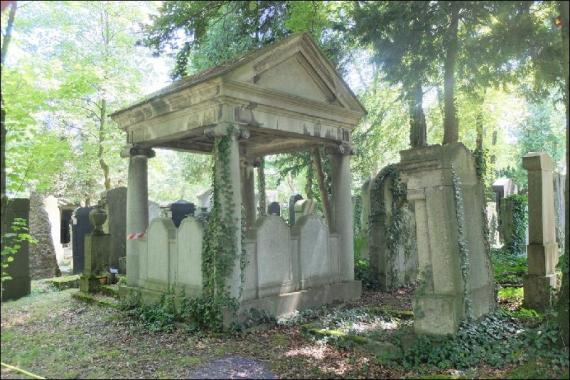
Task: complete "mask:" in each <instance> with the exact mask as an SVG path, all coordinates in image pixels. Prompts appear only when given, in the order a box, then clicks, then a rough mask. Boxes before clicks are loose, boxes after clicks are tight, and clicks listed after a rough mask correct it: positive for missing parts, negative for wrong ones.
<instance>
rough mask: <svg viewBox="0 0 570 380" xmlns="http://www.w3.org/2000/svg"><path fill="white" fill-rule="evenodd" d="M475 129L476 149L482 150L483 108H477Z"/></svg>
mask: <svg viewBox="0 0 570 380" xmlns="http://www.w3.org/2000/svg"><path fill="white" fill-rule="evenodd" d="M475 129H476V130H477V138H476V140H475V146H476V149H477V150H479V151H482V150H483V110H482V109H479V111H478V112H477V117H476V118H475Z"/></svg>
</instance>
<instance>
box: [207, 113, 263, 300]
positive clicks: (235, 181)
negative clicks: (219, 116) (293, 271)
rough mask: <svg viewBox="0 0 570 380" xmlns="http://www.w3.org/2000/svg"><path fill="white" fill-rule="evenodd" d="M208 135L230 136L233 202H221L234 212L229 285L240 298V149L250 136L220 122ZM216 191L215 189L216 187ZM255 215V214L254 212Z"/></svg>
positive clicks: (220, 175)
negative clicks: (241, 142) (234, 249)
mask: <svg viewBox="0 0 570 380" xmlns="http://www.w3.org/2000/svg"><path fill="white" fill-rule="evenodd" d="M205 134H206V136H208V137H210V138H216V140H217V138H220V137H225V136H229V138H230V144H229V152H228V160H229V168H228V169H229V178H224V179H226V180H229V181H228V182H229V185H230V188H229V189H225V190H229V191H231V192H232V201H231V204H227V203H226V199H225V197H224V196H221V197H220V203H221V205H222V210H224V211H223V213H224V214H225V213H226V210H227V209H228V207H231V209H230V210H229V211H230V213H231V214H232V220H233V223H234V226H235V231H236V235H235V241H236V259H235V264H234V270H233V272H232V274H231V275H229V277H228V278H227V287H228V288H229V291H230V295H231V296H232V297H235V298H239V295H240V294H239V289H240V282H241V270H240V261H239V255H240V254H241V204H242V193H241V170H240V151H239V140H240V139H246V138H248V137H249V132H248V131H247V130H246V129H239V128H237V127H235V126H232V125H231V124H227V123H223V124H218V125H216V126H215V127H210V128H208V129H207V130H206V131H205ZM216 160H217V161H216V166H215V168H216V176H218V178H223V176H224V175H225V174H224V168H223V166H222V162H223V160H222V159H221V157H219V156H218V157H216ZM214 191H215V189H214ZM254 215H255V214H254Z"/></svg>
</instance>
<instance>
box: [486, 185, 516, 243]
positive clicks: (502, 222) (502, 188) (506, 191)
mask: <svg viewBox="0 0 570 380" xmlns="http://www.w3.org/2000/svg"><path fill="white" fill-rule="evenodd" d="M492 188H493V192H494V193H495V203H496V207H497V214H498V230H499V239H500V240H501V241H502V243H503V244H504V245H507V246H508V245H509V244H510V243H511V238H512V233H513V230H512V227H513V212H512V211H513V210H512V208H513V204H512V203H510V202H509V201H508V199H506V198H508V197H509V196H510V195H512V194H516V193H517V185H516V184H515V183H514V182H513V180H512V179H510V178H505V177H503V178H499V179H497V180H496V181H495V182H493V185H492Z"/></svg>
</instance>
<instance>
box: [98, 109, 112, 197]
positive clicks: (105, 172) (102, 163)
mask: <svg viewBox="0 0 570 380" xmlns="http://www.w3.org/2000/svg"><path fill="white" fill-rule="evenodd" d="M106 122H107V101H106V100H105V99H102V100H101V114H100V120H99V152H98V155H97V158H99V165H100V166H101V169H102V170H103V181H104V184H105V190H111V178H109V165H107V163H106V162H105V160H104V159H103V141H105V125H106Z"/></svg>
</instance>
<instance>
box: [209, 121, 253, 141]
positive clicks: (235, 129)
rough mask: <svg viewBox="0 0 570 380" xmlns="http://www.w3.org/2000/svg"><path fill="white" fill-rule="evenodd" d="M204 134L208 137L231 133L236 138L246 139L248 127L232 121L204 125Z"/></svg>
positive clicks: (247, 137) (248, 134) (229, 134)
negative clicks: (208, 125)
mask: <svg viewBox="0 0 570 380" xmlns="http://www.w3.org/2000/svg"><path fill="white" fill-rule="evenodd" d="M204 135H205V136H206V137H208V138H210V139H213V138H216V137H223V136H231V135H233V136H235V137H236V138H237V139H238V140H247V139H249V136H250V132H249V129H247V128H244V127H240V126H237V125H235V124H232V123H219V124H216V125H212V126H210V127H206V129H204Z"/></svg>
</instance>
